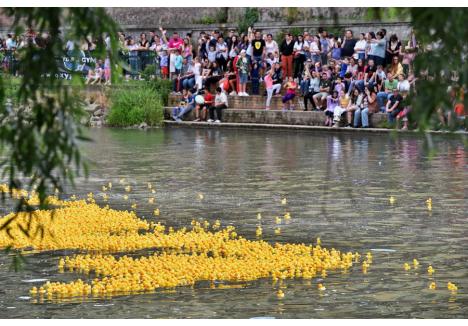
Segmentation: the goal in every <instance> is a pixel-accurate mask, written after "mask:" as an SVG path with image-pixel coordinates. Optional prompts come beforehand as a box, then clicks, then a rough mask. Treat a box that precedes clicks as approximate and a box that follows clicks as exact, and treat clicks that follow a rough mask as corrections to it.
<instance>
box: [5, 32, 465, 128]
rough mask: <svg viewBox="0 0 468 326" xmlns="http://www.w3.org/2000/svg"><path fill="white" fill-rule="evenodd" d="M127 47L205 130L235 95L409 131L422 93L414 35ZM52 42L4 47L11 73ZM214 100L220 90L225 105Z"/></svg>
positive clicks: (83, 47)
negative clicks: (376, 118) (375, 117)
mask: <svg viewBox="0 0 468 326" xmlns="http://www.w3.org/2000/svg"><path fill="white" fill-rule="evenodd" d="M118 39H119V55H120V58H121V59H122V61H123V62H125V63H126V64H125V65H124V70H123V73H124V76H125V78H126V79H127V80H128V79H141V78H142V75H143V74H142V72H143V71H146V72H148V70H149V74H150V75H152V76H153V78H161V79H169V80H171V82H172V83H173V93H175V94H179V95H180V94H182V95H183V97H182V98H183V101H182V102H181V103H180V106H178V107H177V108H176V109H175V110H174V115H173V117H174V119H175V120H178V121H179V120H181V119H183V117H184V115H185V114H186V113H187V112H189V111H191V110H195V111H194V112H195V116H196V119H197V120H206V119H208V121H211V120H214V121H218V122H220V121H221V120H222V109H223V108H226V107H228V102H227V95H230V96H249V95H262V96H265V100H264V101H265V110H270V108H271V101H272V98H273V97H274V96H281V100H282V103H283V107H282V110H283V111H288V110H295V109H296V108H297V103H298V101H299V100H300V101H302V102H303V104H304V105H303V108H304V110H305V111H308V110H309V109H310V110H315V111H323V112H324V124H325V125H327V126H334V127H336V126H339V124H340V123H342V121H343V120H344V123H345V124H346V126H347V127H355V128H358V127H362V128H368V127H369V126H370V124H369V115H370V114H373V113H377V112H382V113H386V114H387V115H388V122H389V123H391V124H394V123H395V122H396V123H397V125H399V124H400V123H399V122H400V121H402V122H403V125H402V128H404V129H407V128H408V114H409V113H410V112H411V106H410V103H411V97H412V96H413V95H414V94H416V91H417V90H416V87H415V85H416V82H417V78H415V75H414V73H413V62H414V60H415V57H416V56H417V55H418V51H419V50H420V49H419V47H420V45H419V44H418V42H417V40H416V37H415V34H414V32H413V31H412V32H411V34H410V37H409V39H408V40H407V41H404V42H403V41H402V40H401V39H399V38H398V36H397V35H396V34H391V35H387V31H386V30H385V29H381V30H379V31H377V32H373V31H371V32H368V33H361V34H359V35H358V36H357V37H356V35H354V34H353V32H352V31H351V30H346V32H345V34H344V36H343V37H341V36H340V35H332V34H331V33H328V32H327V31H326V30H325V29H323V28H319V29H318V31H317V33H316V34H313V33H309V32H307V31H304V32H303V34H301V35H292V34H291V33H286V34H284V37H283V38H282V39H281V41H280V42H277V41H276V40H275V39H274V38H273V35H272V34H262V33H261V32H260V31H255V30H254V29H253V28H250V27H249V29H248V31H247V32H246V33H240V35H238V34H237V33H236V31H235V30H229V31H228V32H227V35H223V34H222V33H221V32H220V31H218V30H214V31H212V32H210V33H205V32H201V33H199V35H198V38H197V40H196V42H193V40H194V37H193V36H192V35H191V34H190V33H187V35H185V36H184V37H182V36H181V35H179V33H178V32H173V33H172V36H169V35H168V33H167V32H166V30H164V29H163V28H161V27H160V28H159V31H156V30H152V31H150V32H149V33H148V34H146V33H141V34H140V35H139V37H132V36H129V35H128V36H127V35H126V34H125V33H124V32H119V34H118ZM46 40H47V35H41V36H40V37H38V36H34V37H33V32H32V31H29V30H28V32H27V33H26V34H25V36H23V37H21V39H19V38H15V37H14V36H12V35H11V34H9V35H7V38H6V39H5V41H3V42H2V41H1V38H0V53H2V52H3V53H4V55H3V58H4V59H3V60H2V64H3V66H4V69H11V67H12V66H13V67H14V66H15V65H16V64H17V62H16V61H15V58H14V55H12V53H14V51H15V48H20V47H21V46H24V45H25V44H28V43H31V42H33V43H34V44H36V43H37V44H38V46H41V44H43V43H44V42H46ZM98 42H101V43H102V44H104V45H105V46H109V38H108V37H106V38H104V39H101V40H93V39H91V38H87V39H86V40H85V41H83V42H81V44H80V46H79V49H77V48H76V45H75V43H74V42H72V41H68V42H66V47H65V51H66V53H67V55H68V56H70V57H72V56H73V55H74V54H76V52H77V51H81V52H82V53H84V54H83V55H84V56H92V51H93V50H94V49H95V48H96V46H97V43H98ZM7 66H8V68H7ZM82 66H86V65H82ZM73 69H76V66H74V67H73ZM84 71H85V76H86V82H87V83H90V84H96V83H106V84H109V83H110V76H111V66H110V60H109V58H105V59H103V60H96V61H95V63H94V65H93V66H92V67H88V69H86V70H84ZM262 84H263V85H264V91H263V90H261V85H262ZM247 86H249V87H247ZM211 90H216V95H215V96H213V95H212V94H211V93H210V91H211ZM449 93H450V97H451V100H452V101H453V104H454V108H455V107H456V108H457V109H456V110H452V108H450V109H448V110H447V109H440V110H439V115H440V121H441V123H442V122H443V123H447V120H450V119H452V120H453V118H454V117H456V118H457V119H462V118H464V116H465V113H464V108H463V107H462V106H461V105H460V103H463V96H464V89H463V88H461V89H458V88H453V89H451V90H449ZM213 97H214V99H213ZM262 101H263V100H262ZM452 111H453V112H452ZM208 112H209V117H208ZM215 114H216V119H215Z"/></svg>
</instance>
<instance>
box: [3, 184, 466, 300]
mask: <svg viewBox="0 0 468 326" xmlns="http://www.w3.org/2000/svg"><path fill="white" fill-rule="evenodd" d="M119 184H120V185H122V186H123V187H124V190H125V192H126V193H130V192H131V191H132V187H131V186H130V185H128V184H127V183H126V180H125V179H121V180H120V181H119ZM147 188H148V190H149V192H150V195H149V198H148V203H149V204H154V203H155V197H154V196H153V195H154V193H155V189H154V187H153V186H152V185H151V183H148V184H147ZM101 189H102V191H103V193H104V195H107V191H110V190H111V189H112V183H111V182H109V183H107V184H106V185H104V186H102V188H101ZM2 191H3V192H7V191H10V190H9V189H8V187H6V186H5V185H0V192H2ZM11 193H12V194H13V195H14V196H15V198H21V197H23V198H27V199H28V202H30V203H31V204H34V203H38V197H37V194H35V193H30V194H29V193H28V192H26V191H24V190H12V191H11ZM107 196H108V195H107ZM197 196H198V199H199V200H203V199H204V195H203V194H201V193H199V194H198V195H197ZM101 197H102V198H103V200H104V201H105V198H106V197H104V196H103V195H102V194H101ZM107 198H108V197H107ZM123 198H124V200H128V195H127V194H125V195H124V196H123ZM390 198H392V197H390ZM47 200H48V201H49V202H50V203H52V204H53V205H54V206H56V208H55V209H53V210H37V211H36V212H35V213H36V214H35V216H36V217H37V218H34V219H32V220H31V224H32V229H34V228H38V227H44V229H46V230H49V232H46V233H45V234H44V237H42V238H30V237H27V236H26V235H25V234H24V233H23V232H21V225H24V224H25V223H27V222H29V215H28V214H27V213H24V212H20V213H17V216H16V219H15V220H14V221H13V222H12V223H11V225H10V233H11V234H12V235H13V238H11V237H9V236H7V235H6V234H5V233H4V232H2V233H0V248H5V247H8V246H11V247H13V248H16V249H25V248H32V249H34V250H39V251H41V250H63V249H77V250H80V251H87V252H93V254H79V255H75V256H71V257H69V256H67V257H65V258H60V259H59V261H58V270H59V271H60V272H66V271H67V272H76V273H81V274H84V275H89V274H90V273H93V274H94V275H95V278H94V279H93V280H92V281H90V282H88V281H82V280H81V279H78V280H76V281H72V282H47V283H45V284H44V285H43V286H41V287H39V288H36V287H33V288H32V289H31V291H30V294H31V295H32V296H47V298H49V299H52V298H55V299H63V298H70V297H75V296H113V295H120V294H128V293H130V294H132V293H140V292H152V291H155V290H156V289H158V288H173V287H176V286H193V285H194V284H195V283H196V282H198V281H202V280H210V281H211V282H212V287H215V285H214V283H213V282H214V281H215V280H222V281H226V282H234V283H235V282H245V281H252V280H257V279H260V278H271V279H272V280H273V282H277V281H279V282H282V281H283V280H285V279H288V278H303V279H312V278H314V277H319V276H320V277H322V278H326V277H327V276H328V272H333V271H339V270H341V271H343V272H346V271H348V270H349V269H350V268H352V266H353V264H357V263H359V261H360V257H361V255H360V254H359V253H357V252H355V253H353V252H347V253H342V252H340V251H338V250H336V249H334V248H331V249H326V248H323V247H322V241H321V239H320V238H317V239H316V240H315V245H314V244H312V243H311V244H303V243H302V244H292V243H285V244H280V243H275V244H274V245H272V244H269V243H268V242H265V241H262V240H261V239H260V240H247V239H245V238H243V237H241V236H239V235H238V234H237V233H236V229H235V227H234V226H226V227H222V225H221V222H220V221H219V220H216V221H215V222H214V223H213V224H210V223H209V222H208V221H200V220H193V221H192V222H191V226H190V227H188V228H186V227H182V228H180V229H177V230H176V229H174V228H172V227H169V228H167V227H166V226H164V225H163V224H161V223H159V222H155V221H151V220H143V219H140V218H138V216H137V215H136V213H135V212H134V211H119V210H114V209H111V208H110V207H109V206H108V205H106V206H104V207H100V206H99V205H97V204H96V200H95V195H94V194H93V193H88V194H87V195H86V199H81V200H78V199H77V198H76V196H71V197H70V198H69V200H60V199H59V198H58V197H56V196H51V197H49V198H48V199H47ZM392 201H393V203H394V202H395V199H394V198H393V200H392V199H391V200H390V202H391V203H392ZM427 203H428V205H429V203H430V204H431V205H432V201H430V202H427ZM280 204H281V205H287V199H286V198H282V199H281V200H280ZM131 208H132V209H136V208H137V203H132V204H131ZM13 214H15V213H11V214H9V215H7V216H4V217H3V218H0V221H1V220H2V219H5V220H7V219H9V218H11V217H12V216H13ZM153 215H154V216H159V215H160V211H159V208H155V209H154V210H153ZM257 219H258V220H259V221H261V220H262V214H261V213H257ZM289 219H291V214H290V213H289V212H285V213H284V215H283V216H282V218H281V217H279V216H276V217H275V223H276V224H277V225H280V224H281V223H282V221H283V220H285V221H286V220H289ZM274 232H275V234H280V233H281V228H280V227H279V226H277V227H276V228H275V231H274ZM255 234H256V236H257V237H261V236H262V234H263V229H262V226H261V225H258V226H257V228H256V230H255ZM156 248H158V251H157V253H154V254H153V255H150V256H148V257H139V258H132V257H128V256H123V257H120V258H117V257H116V256H114V255H113V254H112V253H116V252H134V251H137V250H142V249H156ZM372 260H373V257H372V254H371V253H370V252H368V253H366V255H365V259H364V260H363V261H362V271H363V273H364V274H365V273H367V271H368V269H369V268H370V266H371V264H372ZM412 265H413V268H415V269H417V268H418V266H419V262H418V261H417V260H416V259H414V260H413V264H412ZM411 268H412V267H411V265H410V264H409V263H404V269H405V270H406V271H408V270H410V269H411ZM427 272H428V274H429V275H433V274H434V273H435V270H434V269H433V267H432V266H429V267H428V269H427ZM447 287H448V289H449V290H450V291H452V292H454V291H457V286H456V285H455V284H454V283H451V282H448V285H447ZM429 288H430V289H433V290H435V289H436V288H437V285H436V283H435V282H431V283H430V285H429ZM317 289H318V290H319V291H325V290H326V287H325V286H324V285H323V284H322V283H319V284H318V285H317ZM284 296H285V293H284V292H283V291H282V290H281V289H279V290H278V292H277V297H278V298H279V299H281V298H284Z"/></svg>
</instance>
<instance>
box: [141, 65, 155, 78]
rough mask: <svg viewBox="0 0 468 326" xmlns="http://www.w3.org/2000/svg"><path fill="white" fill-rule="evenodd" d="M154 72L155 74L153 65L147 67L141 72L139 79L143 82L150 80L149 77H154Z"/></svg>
mask: <svg viewBox="0 0 468 326" xmlns="http://www.w3.org/2000/svg"><path fill="white" fill-rule="evenodd" d="M155 72H156V66H155V65H154V64H151V65H147V66H146V68H145V70H143V71H142V72H141V77H142V78H143V79H144V80H150V79H151V77H154V74H155Z"/></svg>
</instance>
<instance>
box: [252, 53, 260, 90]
mask: <svg viewBox="0 0 468 326" xmlns="http://www.w3.org/2000/svg"><path fill="white" fill-rule="evenodd" d="M250 80H251V82H252V94H253V95H258V94H259V92H260V91H259V88H260V64H259V63H258V62H257V61H255V62H254V64H253V65H252V70H251V71H250Z"/></svg>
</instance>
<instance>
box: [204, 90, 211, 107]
mask: <svg viewBox="0 0 468 326" xmlns="http://www.w3.org/2000/svg"><path fill="white" fill-rule="evenodd" d="M203 98H204V99H205V104H213V95H211V93H210V92H208V91H205V96H203Z"/></svg>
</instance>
